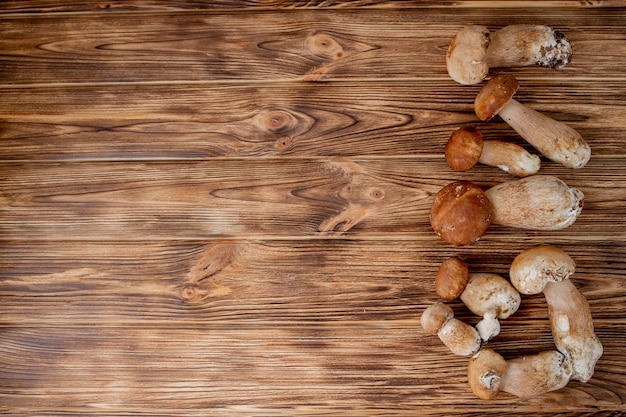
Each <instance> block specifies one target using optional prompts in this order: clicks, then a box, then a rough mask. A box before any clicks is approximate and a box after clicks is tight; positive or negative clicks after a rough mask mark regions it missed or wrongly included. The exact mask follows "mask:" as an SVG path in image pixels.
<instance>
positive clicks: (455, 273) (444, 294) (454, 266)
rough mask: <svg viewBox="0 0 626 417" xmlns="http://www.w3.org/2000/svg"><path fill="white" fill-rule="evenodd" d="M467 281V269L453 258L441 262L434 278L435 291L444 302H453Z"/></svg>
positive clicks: (459, 260)
mask: <svg viewBox="0 0 626 417" xmlns="http://www.w3.org/2000/svg"><path fill="white" fill-rule="evenodd" d="M468 281H469V268H468V267H467V265H465V263H464V262H463V261H462V260H461V259H459V258H457V257H456V256H453V257H452V258H448V259H446V260H445V261H443V262H442V264H441V266H440V267H439V270H438V271H437V275H436V276H435V291H436V292H437V295H439V296H440V297H441V298H443V299H444V300H455V299H457V298H459V297H460V296H461V293H463V290H464V289H465V286H466V285H467V282H468Z"/></svg>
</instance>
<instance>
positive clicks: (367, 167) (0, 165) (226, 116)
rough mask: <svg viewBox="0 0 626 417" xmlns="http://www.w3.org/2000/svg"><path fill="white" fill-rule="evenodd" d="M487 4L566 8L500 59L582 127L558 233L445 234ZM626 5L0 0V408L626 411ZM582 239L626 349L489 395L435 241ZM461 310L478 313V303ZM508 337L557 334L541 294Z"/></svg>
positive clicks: (519, 14)
mask: <svg viewBox="0 0 626 417" xmlns="http://www.w3.org/2000/svg"><path fill="white" fill-rule="evenodd" d="M468 23H477V24H483V25H487V26H488V27H489V28H491V29H494V30H495V29H498V28H500V27H502V26H505V25H508V24H513V23H542V24H548V25H551V26H553V27H555V28H556V29H558V30H561V31H562V32H564V33H565V34H566V35H567V36H568V37H569V38H570V40H571V41H572V44H573V47H574V58H573V60H572V62H571V64H570V65H569V66H568V67H566V68H565V69H563V70H560V71H553V70H545V69H540V68H523V69H504V70H500V72H504V71H506V72H510V73H514V74H515V75H516V76H518V78H519V80H520V82H521V85H522V88H521V90H520V92H519V95H518V98H519V100H520V101H522V102H525V103H527V104H528V105H529V106H532V107H533V108H536V109H538V110H540V111H543V112H546V113H547V114H550V115H552V116H553V117H554V118H557V119H559V120H563V121H565V122H567V123H569V124H570V125H571V126H573V127H574V128H575V129H577V130H579V131H580V132H581V133H582V135H583V136H584V137H585V138H586V139H587V141H588V142H589V143H590V145H591V147H592V149H593V157H592V159H591V161H590V163H589V164H588V165H587V166H586V167H584V168H583V169H581V170H576V171H574V170H568V169H566V168H561V167H559V166H557V165H556V164H554V163H551V162H549V161H544V163H543V167H542V173H548V174H554V175H557V176H559V177H561V178H562V179H563V180H565V181H566V182H568V183H569V184H570V185H573V186H576V187H577V188H579V189H581V190H582V191H583V192H584V193H585V195H586V205H585V209H584V211H583V214H582V215H581V217H580V218H579V220H578V221H577V222H576V223H575V224H574V225H573V226H572V227H570V228H568V229H566V230H563V231H558V232H530V231H523V230H513V229H509V228H505V227H498V226H494V227H492V228H491V229H490V231H489V232H488V234H487V235H486V236H485V238H484V239H483V240H482V241H480V242H479V243H478V244H476V245H473V246H472V247H469V248H464V249H457V248H453V247H451V246H450V245H447V244H445V243H444V242H442V241H440V240H439V239H438V238H437V237H436V236H435V235H434V233H433V232H432V230H431V229H430V226H429V222H428V211H429V207H430V203H431V201H432V196H433V194H434V193H435V192H436V191H437V190H438V189H439V188H440V187H442V186H443V185H445V184H447V183H448V182H450V181H452V180H455V179H467V180H471V181H475V182H477V183H478V184H480V185H482V186H485V187H489V186H491V185H494V184H496V183H499V182H502V181H507V180H510V179H511V177H509V176H507V175H506V174H504V173H503V172H501V171H499V170H497V169H495V168H488V167H477V168H475V169H473V170H471V171H469V172H467V173H462V174H459V173H454V172H451V171H450V170H449V169H448V168H447V166H446V164H445V161H444V159H443V145H444V144H445V142H446V140H447V138H448V136H449V135H450V133H451V132H452V131H453V130H454V129H456V128H457V127H459V126H462V125H464V124H467V123H476V124H478V125H480V127H481V128H482V129H483V131H484V132H485V135H486V136H487V137H489V138H495V137H501V138H503V139H505V140H510V141H514V142H517V143H520V144H522V143H523V142H521V141H520V139H519V138H518V137H517V136H516V135H515V133H514V132H513V131H512V130H511V129H510V128H509V127H508V126H507V125H505V124H504V123H502V121H500V120H495V121H492V122H490V123H479V122H478V121H477V119H476V117H475V116H474V114H473V110H472V103H473V99H474V96H475V94H476V93H477V91H478V90H479V88H480V86H460V85H458V84H456V83H454V82H453V81H452V80H451V79H450V78H449V77H448V76H447V73H446V69H445V52H446V48H447V44H448V42H449V40H450V38H451V37H452V36H453V35H454V33H455V31H456V30H458V29H459V28H460V27H461V26H463V25H465V24H468ZM625 68H626V4H625V3H624V2H622V1H581V2H578V1H567V0H564V1H553V2H527V1H521V2H518V1H498V2H493V1H469V2H464V1H460V2H454V4H453V3H452V2H445V3H441V2H434V1H432V2H430V1H415V2H391V1H365V0H364V1H357V2H350V3H344V2H334V1H329V2H325V1H320V2H306V1H293V2H279V1H258V2H257V1H234V0H233V1H226V0H225V1H189V2H180V1H178V2H177V1H158V2H143V1H139V0H137V1H132V0H127V1H112V2H108V3H107V2H92V1H82V2H69V1H67V2H63V1H45V0H38V1H29V2H23V1H5V2H2V3H0V98H1V99H0V367H1V369H0V372H1V374H0V412H1V413H3V414H16V415H29V416H35V415H40V416H43V415H55V416H57V415H64V416H70V415H81V416H84V415H93V416H122V415H133V416H166V415H167V416H171V415H176V416H205V415H226V416H233V415H263V416H270V415H275V416H290V415H329V416H330V415H354V416H365V415H422V414H424V415H441V416H451V415H455V416H461V415H480V416H485V415H489V414H495V413H508V414H518V413H519V414H528V413H532V414H535V415H538V414H543V415H555V414H558V415H580V414H583V413H584V414H585V415H601V416H608V415H618V414H621V413H624V412H626V406H625V405H624V403H625V402H626V349H625V348H624V346H625V344H626V317H625V315H626V309H625V306H626V285H625V278H626V245H625V244H626V169H625V168H624V167H625V165H626V146H625V138H626V69H625ZM544 243H546V244H553V245H557V246H560V247H562V248H563V249H565V250H566V251H568V252H569V253H570V254H571V256H572V257H573V258H574V259H575V261H576V262H577V265H578V269H577V273H576V275H575V277H574V281H575V283H576V285H577V286H578V288H580V289H581V291H583V293H584V294H585V295H586V297H587V298H588V299H589V302H590V304H591V309H592V313H593V317H594V323H595V326H596V332H597V334H598V336H599V338H600V339H601V341H602V343H603V344H604V348H605V352H604V355H603V356H602V358H601V359H600V360H599V362H598V364H597V367H596V372H595V374H594V377H593V378H592V379H591V380H590V381H589V382H588V383H586V384H583V383H579V382H570V384H569V385H568V386H567V387H566V388H564V389H562V390H560V391H557V392H553V393H549V394H546V395H543V396H540V397H536V398H532V399H528V400H524V401H521V400H519V399H517V398H515V397H512V396H510V395H508V394H503V395H501V396H500V397H499V398H498V399H497V400H495V401H493V402H485V401H481V400H478V399H476V398H475V397H474V395H473V394H472V393H471V391H470V390H469V388H468V386H467V382H466V378H467V377H466V366H467V359H466V358H461V357H456V356H454V355H452V354H451V353H449V352H448V351H447V350H446V349H445V348H444V347H443V346H442V345H441V343H440V342H439V340H438V339H437V338H436V337H433V336H428V335H426V334H424V332H423V331H422V329H421V327H420V325H419V317H420V314H421V312H422V311H423V309H424V308H425V307H426V306H428V305H430V304H431V303H432V302H434V301H436V300H437V296H436V295H435V293H434V285H433V277H434V274H435V272H436V269H437V267H438V266H439V264H440V262H441V261H442V260H443V259H444V258H446V257H448V256H451V255H458V256H462V257H464V258H465V259H466V260H467V262H468V264H469V265H470V268H472V269H473V270H475V271H491V272H497V273H501V274H503V275H505V276H506V274H507V270H508V266H509V264H510V262H511V261H512V259H513V258H514V257H515V255H517V254H518V253H519V252H520V251H521V250H523V249H525V248H528V247H530V246H533V245H537V244H544ZM451 304H452V306H453V307H454V309H455V312H456V314H457V316H458V317H460V318H462V319H464V320H466V321H468V322H470V323H472V324H474V323H476V321H477V319H476V318H475V317H473V316H472V314H471V313H470V312H469V311H468V310H467V309H465V307H463V305H462V304H460V303H458V302H454V303H451ZM489 345H490V346H491V347H493V348H494V349H496V350H498V351H499V352H501V353H502V354H503V355H504V356H505V357H509V358H510V357H515V356H519V355H522V354H527V353H534V352H538V351H541V350H545V349H551V348H552V347H553V342H552V340H551V336H550V330H549V323H548V319H547V310H546V306H545V302H544V300H543V297H542V296H533V297H524V299H523V303H522V307H521V308H520V310H519V312H518V313H517V314H516V315H514V316H513V317H511V318H510V319H509V320H507V321H505V322H504V323H503V326H502V333H501V335H500V336H499V337H498V338H497V339H496V340H494V341H493V342H490V343H489Z"/></svg>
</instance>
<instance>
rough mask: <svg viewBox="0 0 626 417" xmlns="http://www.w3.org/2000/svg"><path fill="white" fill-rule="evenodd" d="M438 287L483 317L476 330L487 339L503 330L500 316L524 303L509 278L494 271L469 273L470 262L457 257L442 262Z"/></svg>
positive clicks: (504, 317) (444, 295)
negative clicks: (466, 262)
mask: <svg viewBox="0 0 626 417" xmlns="http://www.w3.org/2000/svg"><path fill="white" fill-rule="evenodd" d="M435 290H436V292H437V294H438V295H439V296H440V297H442V298H443V299H446V300H454V299H456V298H458V297H461V300H462V301H463V303H464V304H465V305H466V306H467V308H469V309H470V311H471V312H472V313H474V314H476V315H477V316H480V317H483V319H482V320H481V321H479V322H478V323H477V324H476V330H478V334H480V338H481V339H482V340H484V341H487V340H490V339H493V338H494V337H496V336H497V335H498V334H499V333H500V322H499V321H498V319H506V318H508V317H509V316H510V315H511V314H513V313H515V312H516V311H517V309H518V308H519V306H520V303H521V297H520V295H519V293H518V292H517V290H516V289H515V288H514V287H513V286H512V285H511V284H510V283H509V282H508V281H507V280H506V279H504V278H502V277H501V276H500V275H497V274H492V273H469V269H468V267H467V265H465V263H463V261H461V260H460V259H459V258H457V257H452V258H448V259H446V260H445V261H444V262H443V263H442V264H441V266H440V267H439V270H438V271H437V275H436V277H435Z"/></svg>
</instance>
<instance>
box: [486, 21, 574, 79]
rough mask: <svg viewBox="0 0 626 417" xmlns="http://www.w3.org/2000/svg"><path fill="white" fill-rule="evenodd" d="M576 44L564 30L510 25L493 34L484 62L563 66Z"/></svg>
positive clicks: (496, 65)
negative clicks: (564, 33) (557, 30)
mask: <svg viewBox="0 0 626 417" xmlns="http://www.w3.org/2000/svg"><path fill="white" fill-rule="evenodd" d="M571 57H572V46H571V44H570V42H569V40H568V39H567V38H566V37H565V35H563V34H562V33H560V32H556V31H555V30H553V29H552V28H551V27H549V26H544V25H521V24H520V25H509V26H505V27H503V28H502V29H500V30H498V31H496V32H494V33H492V34H491V37H490V43H489V46H488V48H487V52H486V54H485V58H484V61H485V62H486V63H487V64H488V65H489V67H490V68H495V67H520V66H528V65H540V66H542V67H547V68H562V67H564V66H566V65H567V64H568V63H569V61H570V59H571Z"/></svg>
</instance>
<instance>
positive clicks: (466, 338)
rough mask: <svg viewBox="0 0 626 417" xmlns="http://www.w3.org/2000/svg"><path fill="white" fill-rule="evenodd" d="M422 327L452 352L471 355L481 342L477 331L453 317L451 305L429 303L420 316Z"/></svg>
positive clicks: (476, 350)
mask: <svg viewBox="0 0 626 417" xmlns="http://www.w3.org/2000/svg"><path fill="white" fill-rule="evenodd" d="M420 322H421V324H422V328H423V329H424V331H425V332H426V333H428V334H436V335H438V336H439V339H440V340H441V341H442V342H443V344H444V345H446V346H447V347H448V349H450V351H451V352H452V353H454V354H455V355H460V356H472V355H473V354H475V353H476V352H478V350H479V349H480V345H481V343H482V341H481V338H480V335H479V334H478V331H477V330H476V329H475V328H474V327H472V326H470V325H469V324H467V323H464V322H462V321H461V320H459V319H457V318H455V317H454V311H453V310H452V307H450V306H449V305H447V304H443V303H435V304H432V305H430V306H429V307H428V308H427V309H426V310H424V312H423V313H422V316H421V318H420Z"/></svg>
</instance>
